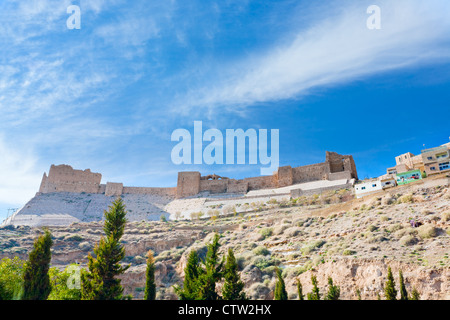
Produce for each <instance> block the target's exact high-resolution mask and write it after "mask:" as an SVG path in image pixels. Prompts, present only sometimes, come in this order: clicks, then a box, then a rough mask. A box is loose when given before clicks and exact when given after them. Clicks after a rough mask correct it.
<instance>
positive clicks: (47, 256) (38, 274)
mask: <svg viewBox="0 0 450 320" xmlns="http://www.w3.org/2000/svg"><path fill="white" fill-rule="evenodd" d="M52 245H53V240H52V235H51V234H50V232H49V231H48V230H46V231H45V234H44V235H41V236H39V238H37V239H36V240H35V241H34V245H33V250H32V251H31V252H30V254H29V258H28V261H27V263H26V264H25V270H24V275H23V280H24V288H23V289H24V291H23V297H22V299H23V300H47V298H48V295H49V294H50V292H51V284H50V277H49V275H48V271H49V269H50V260H51V258H52V254H51V252H50V249H51V247H52Z"/></svg>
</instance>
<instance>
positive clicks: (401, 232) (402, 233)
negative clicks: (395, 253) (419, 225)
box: [394, 228, 417, 238]
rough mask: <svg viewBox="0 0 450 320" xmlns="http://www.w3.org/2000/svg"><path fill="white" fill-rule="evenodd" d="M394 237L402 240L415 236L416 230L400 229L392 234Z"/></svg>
mask: <svg viewBox="0 0 450 320" xmlns="http://www.w3.org/2000/svg"><path fill="white" fill-rule="evenodd" d="M394 235H395V236H396V237H397V238H402V237H404V236H407V235H408V236H415V235H417V230H416V229H414V228H405V229H400V230H398V231H397V232H395V233H394Z"/></svg>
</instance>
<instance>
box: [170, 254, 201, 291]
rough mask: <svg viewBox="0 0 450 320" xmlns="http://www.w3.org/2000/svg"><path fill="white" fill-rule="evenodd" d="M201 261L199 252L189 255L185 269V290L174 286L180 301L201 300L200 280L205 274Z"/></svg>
mask: <svg viewBox="0 0 450 320" xmlns="http://www.w3.org/2000/svg"><path fill="white" fill-rule="evenodd" d="M199 260H200V259H199V256H198V253H197V251H195V250H192V251H191V252H190V253H189V257H188V261H187V264H186V267H185V268H184V282H183V288H180V287H178V286H174V289H175V292H176V293H177V295H178V297H179V298H180V300H199V295H198V290H199V289H198V287H199V283H198V278H199V276H200V274H202V273H203V270H202V269H201V267H200V263H199Z"/></svg>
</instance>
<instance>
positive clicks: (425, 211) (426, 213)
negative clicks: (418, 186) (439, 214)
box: [422, 209, 433, 216]
mask: <svg viewBox="0 0 450 320" xmlns="http://www.w3.org/2000/svg"><path fill="white" fill-rule="evenodd" d="M422 214H423V215H425V216H427V215H429V214H433V211H431V210H429V209H423V210H422Z"/></svg>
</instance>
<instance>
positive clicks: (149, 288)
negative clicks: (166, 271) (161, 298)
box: [144, 250, 156, 300]
mask: <svg viewBox="0 0 450 320" xmlns="http://www.w3.org/2000/svg"><path fill="white" fill-rule="evenodd" d="M147 257H148V258H147V272H146V277H145V278H146V280H145V294H144V300H155V297H156V285H155V259H154V258H153V253H152V251H151V250H150V251H149V252H148V253H147Z"/></svg>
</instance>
